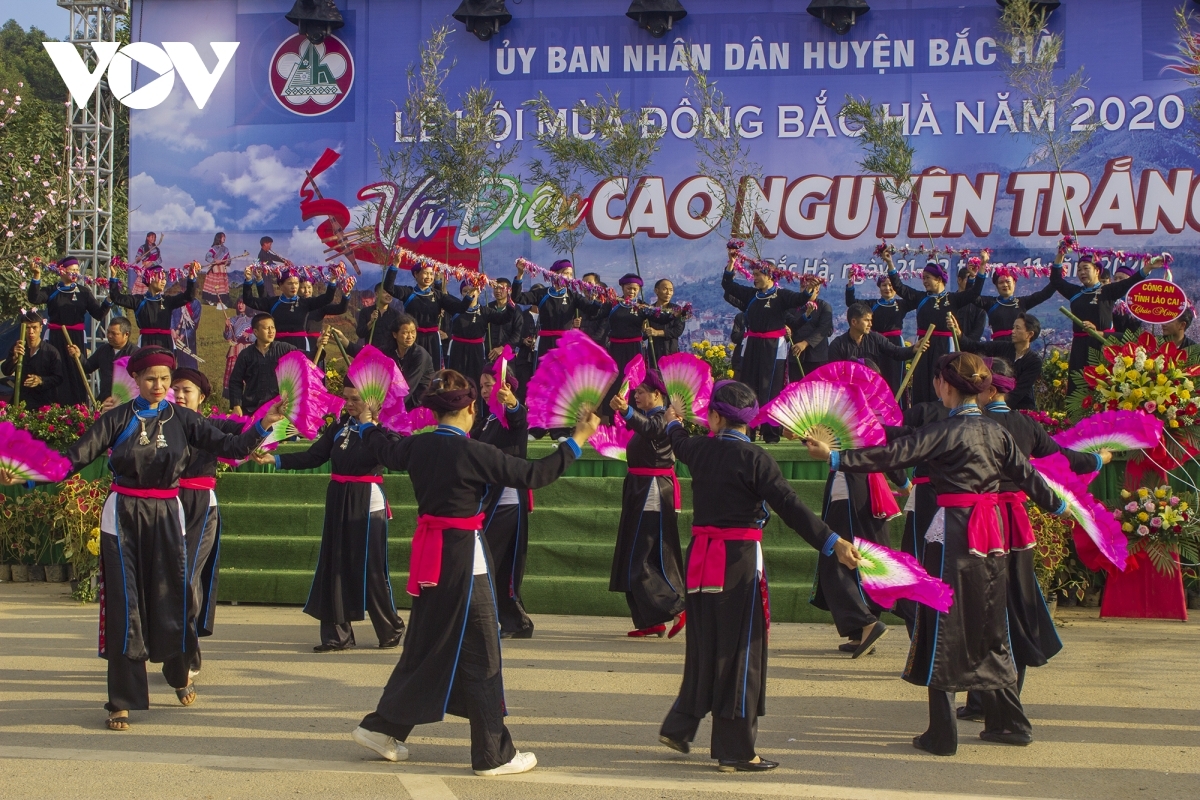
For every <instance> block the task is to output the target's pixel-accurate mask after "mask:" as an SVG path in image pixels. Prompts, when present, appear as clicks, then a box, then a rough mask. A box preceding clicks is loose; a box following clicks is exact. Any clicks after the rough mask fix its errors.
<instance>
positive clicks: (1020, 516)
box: [1000, 492, 1036, 550]
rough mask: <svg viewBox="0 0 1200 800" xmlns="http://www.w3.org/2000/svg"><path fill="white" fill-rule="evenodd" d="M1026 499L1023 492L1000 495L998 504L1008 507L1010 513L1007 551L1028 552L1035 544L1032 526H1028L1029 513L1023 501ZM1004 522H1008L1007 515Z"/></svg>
mask: <svg viewBox="0 0 1200 800" xmlns="http://www.w3.org/2000/svg"><path fill="white" fill-rule="evenodd" d="M1028 499H1029V498H1028V497H1027V496H1026V495H1025V493H1024V492H1001V493H1000V504H1001V505H1005V506H1008V509H1009V511H1010V512H1011V513H1012V521H1013V526H1012V529H1011V530H1010V531H1008V549H1009V550H1028V549H1029V548H1031V547H1033V545H1034V544H1035V543H1036V542H1035V539H1034V535H1033V526H1032V525H1030V524H1029V512H1028V511H1027V510H1026V509H1025V501H1026V500H1028ZM1005 520H1008V516H1007V515H1005Z"/></svg>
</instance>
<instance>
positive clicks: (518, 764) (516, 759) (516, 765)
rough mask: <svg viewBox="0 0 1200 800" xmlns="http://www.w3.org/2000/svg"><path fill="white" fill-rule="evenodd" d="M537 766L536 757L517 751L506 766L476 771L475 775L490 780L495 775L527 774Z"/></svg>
mask: <svg viewBox="0 0 1200 800" xmlns="http://www.w3.org/2000/svg"><path fill="white" fill-rule="evenodd" d="M536 766H537V756H535V755H534V754H533V753H522V752H520V751H517V754H516V755H515V756H513V760H512V761H510V762H508V763H507V764H501V765H500V766H498V767H496V768H495V769H477V770H475V774H476V775H482V776H483V777H485V778H491V777H493V776H495V775H520V774H521V773H522V772H529V770H531V769H533V768H534V767H536Z"/></svg>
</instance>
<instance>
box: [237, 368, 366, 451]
mask: <svg viewBox="0 0 1200 800" xmlns="http://www.w3.org/2000/svg"><path fill="white" fill-rule="evenodd" d="M275 379H276V380H277V381H278V382H279V396H280V397H281V398H286V399H285V402H284V406H283V412H284V416H285V417H287V418H288V419H290V420H291V421H292V424H293V425H295V426H296V431H297V433H299V434H300V435H301V436H303V437H304V438H305V439H315V438H317V433H318V432H319V431H320V430H321V426H322V425H324V424H325V417H326V415H332V416H334V417H337V416H338V415H339V414H341V413H342V406H343V405H345V402H346V401H345V400H343V399H342V398H340V397H337V396H335V395H332V394H330V393H329V392H327V391H326V390H325V374H324V373H323V372H321V368H320V367H318V366H317V365H316V364H314V363H313V362H311V361H309V360H308V356H306V355H305V354H304V353H303V351H300V350H293V351H292V352H290V353H288V354H286V355H285V356H284V357H283V358H281V359H279V364H278V365H277V366H276V367H275ZM277 402H279V401H278V399H276V400H272V401H270V402H268V403H266V404H264V405H263V407H262V408H260V409H259V410H258V411H257V412H256V413H255V415H254V419H255V420H256V421H257V420H260V419H262V418H263V417H265V416H266V415H267V414H268V413H269V412H270V410H271V407H272V406H273V405H274V404H275V403H277Z"/></svg>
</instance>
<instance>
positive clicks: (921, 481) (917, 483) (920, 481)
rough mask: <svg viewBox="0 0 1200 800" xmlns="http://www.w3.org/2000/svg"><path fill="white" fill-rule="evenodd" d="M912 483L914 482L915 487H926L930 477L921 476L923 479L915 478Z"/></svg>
mask: <svg viewBox="0 0 1200 800" xmlns="http://www.w3.org/2000/svg"><path fill="white" fill-rule="evenodd" d="M912 482H913V486H922V485H924V484H926V483H929V476H928V475H922V476H921V477H919V478H913V479H912Z"/></svg>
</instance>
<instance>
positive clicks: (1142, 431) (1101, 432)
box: [1053, 411, 1163, 453]
mask: <svg viewBox="0 0 1200 800" xmlns="http://www.w3.org/2000/svg"><path fill="white" fill-rule="evenodd" d="M1162 436H1163V424H1162V420H1160V419H1159V418H1158V417H1154V416H1151V415H1150V414H1143V413H1142V412H1141V411H1101V412H1100V413H1099V414H1093V415H1092V416H1090V417H1085V418H1084V419H1082V420H1080V421H1079V423H1078V424H1076V425H1074V426H1072V427H1070V428H1068V429H1067V430H1065V431H1063V432H1062V433H1058V434H1055V435H1054V437H1053V438H1054V441H1055V442H1056V443H1057V444H1058V446H1059V447H1066V448H1069V449H1071V450H1079V451H1082V452H1084V453H1098V452H1100V451H1101V450H1152V449H1154V448H1155V447H1157V446H1158V445H1159V443H1160V442H1162Z"/></svg>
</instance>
